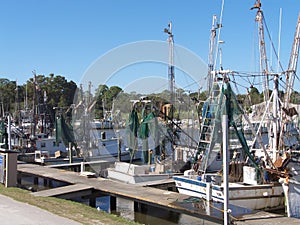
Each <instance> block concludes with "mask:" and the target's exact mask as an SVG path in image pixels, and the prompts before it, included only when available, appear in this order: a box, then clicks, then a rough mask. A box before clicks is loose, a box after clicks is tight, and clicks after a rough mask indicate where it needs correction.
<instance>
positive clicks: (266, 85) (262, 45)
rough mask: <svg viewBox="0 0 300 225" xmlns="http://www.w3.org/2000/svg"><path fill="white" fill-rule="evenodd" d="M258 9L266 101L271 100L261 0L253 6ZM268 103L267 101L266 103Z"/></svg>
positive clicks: (256, 19)
mask: <svg viewBox="0 0 300 225" xmlns="http://www.w3.org/2000/svg"><path fill="white" fill-rule="evenodd" d="M253 9H258V10H257V13H256V17H255V21H256V22H257V23H258V36H259V52H260V71H261V72H262V74H263V75H264V80H263V89H264V101H265V103H266V102H267V101H268V100H269V70H268V60H267V54H266V45H265V36H264V24H263V21H264V14H263V11H262V10H261V3H260V0H257V1H256V3H255V4H254V6H253V7H252V8H251V10H253ZM266 104H267V103H266Z"/></svg>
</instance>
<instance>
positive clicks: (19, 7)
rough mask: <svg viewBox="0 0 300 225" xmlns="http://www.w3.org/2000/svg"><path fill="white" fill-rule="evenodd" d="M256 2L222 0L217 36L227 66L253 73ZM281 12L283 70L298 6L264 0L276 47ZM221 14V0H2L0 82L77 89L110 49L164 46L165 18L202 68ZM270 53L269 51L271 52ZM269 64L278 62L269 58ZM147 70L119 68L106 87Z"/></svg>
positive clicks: (294, 1) (289, 0)
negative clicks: (47, 79) (54, 80)
mask: <svg viewBox="0 0 300 225" xmlns="http://www.w3.org/2000/svg"><path fill="white" fill-rule="evenodd" d="M254 2H255V1H254V0H225V6H224V12H223V29H222V33H221V39H222V40H224V41H225V44H223V66H224V68H230V69H232V70H235V71H254V70H255V69H256V68H255V63H256V62H255V61H256V60H257V58H255V56H254V53H253V52H254V49H256V48H257V46H255V43H254V39H255V38H254V34H255V32H256V31H255V28H256V27H255V22H254V18H255V11H251V10H250V8H251V7H252V5H253V4H254ZM280 8H282V33H281V51H280V56H281V62H282V65H283V67H284V68H285V69H286V67H287V64H288V60H289V57H290V51H291V46H292V43H293V36H294V32H295V27H296V22H297V17H298V13H299V12H300V2H299V0H284V1H282V0H262V9H263V11H264V14H265V18H266V22H267V25H268V28H269V30H270V33H271V35H272V37H273V39H274V45H275V46H276V47H277V44H278V27H279V10H280ZM220 9H221V0H208V1H203V0H202V1H199V0H190V1H171V0H164V1H159V0H153V1H142V0H128V1H121V0H111V1H103V0H89V1H84V0H72V1H71V0H44V1H38V0H26V1H21V0H19V1H15V0H11V1H3V0H2V1H1V7H0V11H1V13H0V28H1V35H0V48H1V53H0V77H2V78H8V79H10V80H18V83H20V84H23V83H25V81H26V80H28V79H29V78H30V77H32V71H33V70H35V71H36V72H37V74H43V75H48V74H50V73H54V74H56V75H63V76H65V77H66V78H67V79H68V80H73V81H74V82H76V83H77V84H78V85H79V83H81V81H82V77H83V76H84V74H85V72H86V71H87V70H88V68H89V67H90V66H91V64H92V63H93V62H95V60H97V59H99V57H101V56H103V55H105V54H106V53H107V52H109V51H111V49H115V48H117V47H118V46H121V45H126V44H127V43H132V42H138V41H144V40H157V41H166V39H167V35H166V34H165V33H164V32H163V29H164V28H165V27H166V26H167V24H168V23H169V21H172V23H173V33H174V40H175V43H176V44H178V45H180V46H183V47H185V48H187V49H189V50H190V51H192V52H193V53H195V54H196V55H198V56H199V57H200V58H202V59H203V61H204V62H205V63H207V55H208V42H209V34H210V33H209V32H210V28H211V21H212V16H213V14H216V15H217V16H219V14H220ZM269 49H270V46H267V51H268V54H269V52H270V50H269ZM272 58H273V57H272ZM175 59H176V51H175ZM272 64H273V65H276V62H275V59H274V58H273V62H272ZM157 67H158V69H157V70H156V69H153V71H152V72H150V73H152V74H155V75H157V74H159V76H166V78H167V68H166V65H159V66H157ZM274 67H276V66H274ZM145 68H146V70H147V72H145V70H144V71H143V69H141V68H137V69H135V68H134V69H130V68H127V69H124V74H126V75H122V76H121V75H120V76H119V77H118V78H117V79H115V80H114V81H111V82H115V83H109V82H108V84H109V85H114V84H115V85H118V86H121V87H122V88H123V87H125V86H128V84H129V83H131V82H132V81H133V80H134V79H137V77H138V76H139V75H140V74H142V76H143V75H147V76H148V75H149V70H150V71H151V68H150V66H149V65H148V66H146V67H144V69H145ZM298 71H299V69H298ZM164 73H165V74H164ZM298 73H299V72H298ZM178 74H180V72H179V73H178ZM131 75H132V76H131ZM201 79H202V78H201ZM182 80H183V81H184V80H185V81H186V82H187V84H186V85H188V83H189V82H190V81H187V80H188V79H187V78H182ZM199 80H200V78H199ZM202 84H203V82H202ZM84 85H86V84H84ZM97 85H98V84H97V83H95V84H94V86H97ZM181 85H182V86H184V85H185V84H181Z"/></svg>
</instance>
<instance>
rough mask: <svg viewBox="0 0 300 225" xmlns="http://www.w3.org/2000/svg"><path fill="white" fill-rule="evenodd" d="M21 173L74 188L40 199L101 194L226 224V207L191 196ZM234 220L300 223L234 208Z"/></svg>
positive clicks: (37, 170)
mask: <svg viewBox="0 0 300 225" xmlns="http://www.w3.org/2000/svg"><path fill="white" fill-rule="evenodd" d="M18 172H19V173H22V174H27V175H32V176H37V177H41V178H44V179H53V180H57V181H63V182H65V183H68V184H70V185H68V186H65V187H60V188H55V189H50V190H45V191H40V192H35V193H33V194H34V195H39V196H67V195H72V194H74V193H76V192H85V193H86V192H90V191H92V190H95V191H100V192H101V193H103V194H106V195H110V196H113V197H118V198H125V199H130V200H132V201H135V202H138V203H144V204H147V205H152V206H154V207H159V208H163V209H167V210H171V211H174V212H177V213H183V214H187V215H191V216H195V217H198V218H202V219H205V220H209V221H212V222H216V223H220V224H222V223H223V212H222V209H223V204H221V203H216V202H207V201H205V200H199V199H198V201H197V202H195V201H194V199H193V198H191V197H190V196H187V195H183V194H179V193H177V192H171V191H166V190H161V189H157V188H151V187H143V186H139V185H134V184H126V183H120V182H117V181H113V180H109V179H105V178H87V177H84V176H79V173H76V172H70V171H66V170H59V169H54V168H49V167H43V166H39V165H34V164H19V165H18ZM229 208H230V209H231V210H232V213H231V215H232V218H233V219H234V221H235V224H238V225H258V224H264V225H268V224H270V225H271V224H272V225H276V224H283V223H285V224H289V225H296V224H297V225H298V224H300V220H298V219H293V218H287V217H284V216H281V215H277V214H271V213H267V212H262V211H253V210H249V209H244V208H240V207H236V206H233V205H230V207H229Z"/></svg>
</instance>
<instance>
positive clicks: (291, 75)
mask: <svg viewBox="0 0 300 225" xmlns="http://www.w3.org/2000/svg"><path fill="white" fill-rule="evenodd" d="M299 46H300V14H299V15H298V22H297V25H296V31H295V36H294V43H293V46H292V52H291V55H290V61H289V65H288V70H287V71H286V90H285V97H284V108H285V109H286V110H287V111H288V110H289V104H290V103H289V102H290V98H291V94H292V91H293V87H294V80H295V76H296V71H297V63H298V56H299ZM288 116H291V115H287V114H286V113H285V114H283V119H282V124H281V130H280V144H281V145H283V138H282V137H283V135H282V134H283V132H284V127H285V126H284V124H285V123H286V122H287V119H288Z"/></svg>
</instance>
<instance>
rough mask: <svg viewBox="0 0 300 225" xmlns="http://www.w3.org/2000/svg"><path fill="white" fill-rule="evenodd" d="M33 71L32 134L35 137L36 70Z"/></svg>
mask: <svg viewBox="0 0 300 225" xmlns="http://www.w3.org/2000/svg"><path fill="white" fill-rule="evenodd" d="M32 73H33V99H32V107H33V109H32V110H33V113H32V120H33V121H32V122H33V125H32V131H31V132H32V133H31V135H32V136H33V138H34V137H35V129H36V102H35V100H36V72H35V71H32Z"/></svg>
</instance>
